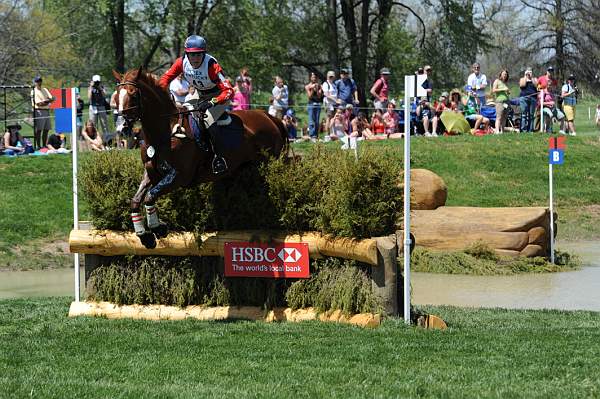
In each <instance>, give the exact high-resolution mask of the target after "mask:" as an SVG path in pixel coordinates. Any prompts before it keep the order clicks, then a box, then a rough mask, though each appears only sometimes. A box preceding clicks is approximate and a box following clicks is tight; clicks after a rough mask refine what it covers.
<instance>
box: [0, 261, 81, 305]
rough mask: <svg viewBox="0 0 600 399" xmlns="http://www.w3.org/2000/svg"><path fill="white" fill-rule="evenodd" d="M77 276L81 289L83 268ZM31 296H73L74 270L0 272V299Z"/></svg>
mask: <svg viewBox="0 0 600 399" xmlns="http://www.w3.org/2000/svg"><path fill="white" fill-rule="evenodd" d="M79 276H80V280H81V283H80V285H81V287H82V291H83V287H84V283H83V278H84V271H83V268H81V269H80V273H79ZM82 293H83V292H82ZM31 296H73V297H75V271H74V270H73V269H52V270H32V271H23V272H0V299H2V298H21V297H31Z"/></svg>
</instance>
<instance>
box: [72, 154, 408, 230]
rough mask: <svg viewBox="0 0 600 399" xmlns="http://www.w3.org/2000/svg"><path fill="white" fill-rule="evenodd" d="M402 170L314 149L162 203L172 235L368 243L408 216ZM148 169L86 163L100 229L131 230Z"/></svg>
mask: <svg viewBox="0 0 600 399" xmlns="http://www.w3.org/2000/svg"><path fill="white" fill-rule="evenodd" d="M399 172H400V167H399V163H398V162H397V161H395V160H394V159H393V158H392V157H389V156H386V155H384V154H380V153H378V152H375V151H374V150H372V149H366V150H364V151H362V153H361V154H360V156H359V158H358V160H356V159H355V158H354V154H352V153H348V152H341V151H337V150H332V149H326V148H325V147H323V146H320V145H317V146H314V147H313V148H312V149H311V150H310V151H308V153H307V154H306V156H304V157H303V158H302V159H299V160H294V161H290V160H288V159H283V158H281V159H277V160H273V161H272V162H269V163H267V164H264V165H262V166H261V165H256V164H248V165H245V166H244V167H242V168H240V169H239V170H238V171H237V172H236V173H235V175H234V176H231V177H227V178H225V179H223V180H220V181H218V182H216V183H206V184H201V185H198V186H196V187H191V188H180V189H177V190H175V191H174V192H172V193H170V194H167V195H164V196H162V197H161V198H160V199H159V201H158V204H157V205H158V208H159V214H160V218H161V220H163V221H164V222H166V223H167V224H168V225H169V227H170V229H172V230H179V231H181V230H185V231H194V232H204V231H209V230H234V229H269V230H270V229H277V230H287V231H308V230H317V231H322V232H324V233H328V234H332V235H334V236H344V237H356V238H366V237H373V236H379V235H386V234H390V233H392V232H393V231H394V230H395V227H394V222H395V221H396V220H398V218H399V215H400V214H401V211H402V192H401V189H400V188H399V187H398V185H397V177H398V175H399ZM141 176H142V166H141V161H140V160H139V155H138V153H137V152H134V151H108V152H102V153H97V154H94V155H92V156H90V157H88V158H87V159H86V160H84V162H83V163H82V171H81V173H80V178H81V183H82V184H81V186H82V191H83V194H84V199H85V200H86V201H87V202H88V204H89V209H90V213H91V215H92V223H93V224H94V226H96V227H97V228H106V229H114V230H130V229H131V222H130V200H131V197H132V196H133V195H134V194H135V191H136V190H137V187H138V186H139V183H140V180H141Z"/></svg>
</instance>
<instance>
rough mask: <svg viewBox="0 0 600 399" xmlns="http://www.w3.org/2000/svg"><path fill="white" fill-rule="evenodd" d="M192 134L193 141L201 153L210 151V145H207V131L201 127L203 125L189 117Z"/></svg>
mask: <svg viewBox="0 0 600 399" xmlns="http://www.w3.org/2000/svg"><path fill="white" fill-rule="evenodd" d="M192 124H193V126H191V128H192V132H193V133H194V141H196V145H197V146H198V148H199V149H200V150H201V151H204V152H208V151H209V150H210V144H209V143H208V131H207V129H206V128H205V127H204V126H203V123H201V122H198V120H197V119H196V118H195V117H194V116H192V115H190V125H192Z"/></svg>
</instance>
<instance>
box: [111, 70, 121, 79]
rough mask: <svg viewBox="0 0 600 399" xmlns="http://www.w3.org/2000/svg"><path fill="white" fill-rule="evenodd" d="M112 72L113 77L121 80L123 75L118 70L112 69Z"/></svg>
mask: <svg viewBox="0 0 600 399" xmlns="http://www.w3.org/2000/svg"><path fill="white" fill-rule="evenodd" d="M112 73H113V76H114V77H115V79H117V80H118V81H119V82H120V81H122V80H123V75H121V74H120V73H119V72H117V71H115V70H114V69H113V71H112Z"/></svg>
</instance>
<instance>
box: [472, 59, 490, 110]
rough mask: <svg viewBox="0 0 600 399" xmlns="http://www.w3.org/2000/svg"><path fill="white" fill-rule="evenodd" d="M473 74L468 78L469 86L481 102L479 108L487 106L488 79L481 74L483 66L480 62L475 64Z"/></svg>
mask: <svg viewBox="0 0 600 399" xmlns="http://www.w3.org/2000/svg"><path fill="white" fill-rule="evenodd" d="M472 68H473V73H472V74H470V75H469V77H468V78H467V86H471V87H472V88H473V90H474V91H475V95H476V96H477V99H478V101H479V106H480V107H481V106H483V105H485V88H486V87H487V78H486V77H485V75H484V74H483V73H481V65H479V63H478V62H476V63H474V64H473V67H472Z"/></svg>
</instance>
